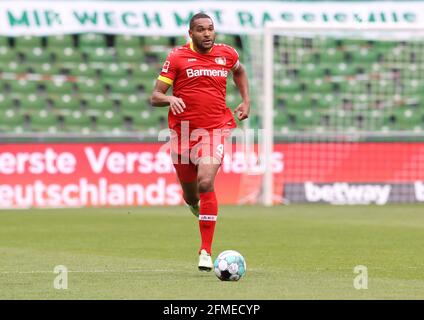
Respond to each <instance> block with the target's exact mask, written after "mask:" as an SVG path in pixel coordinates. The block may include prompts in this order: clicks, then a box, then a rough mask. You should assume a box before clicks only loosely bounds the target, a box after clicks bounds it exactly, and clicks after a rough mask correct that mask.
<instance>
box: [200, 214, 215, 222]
mask: <svg viewBox="0 0 424 320" xmlns="http://www.w3.org/2000/svg"><path fill="white" fill-rule="evenodd" d="M216 217H217V216H216V215H205V214H201V215H199V220H203V221H216Z"/></svg>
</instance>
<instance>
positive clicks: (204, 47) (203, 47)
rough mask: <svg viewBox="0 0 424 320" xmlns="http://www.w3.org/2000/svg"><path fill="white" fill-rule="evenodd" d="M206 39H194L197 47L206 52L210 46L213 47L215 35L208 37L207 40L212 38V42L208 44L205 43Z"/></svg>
mask: <svg viewBox="0 0 424 320" xmlns="http://www.w3.org/2000/svg"><path fill="white" fill-rule="evenodd" d="M205 40H206V39H201V40H200V39H193V42H194V44H195V46H196V48H198V49H199V50H201V51H204V52H206V51H208V50H209V49H210V48H212V46H213V44H214V43H215V37H211V38H209V39H207V40H210V42H209V43H207V44H205V43H204V41H205Z"/></svg>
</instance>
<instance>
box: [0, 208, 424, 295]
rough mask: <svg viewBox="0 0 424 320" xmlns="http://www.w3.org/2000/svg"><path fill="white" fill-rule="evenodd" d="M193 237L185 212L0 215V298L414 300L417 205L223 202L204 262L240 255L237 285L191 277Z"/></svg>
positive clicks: (423, 250)
mask: <svg viewBox="0 0 424 320" xmlns="http://www.w3.org/2000/svg"><path fill="white" fill-rule="evenodd" d="M199 238H200V236H199V230H198V223H197V220H196V219H195V218H194V217H193V216H192V214H191V213H190V212H189V210H188V209H187V208H186V207H183V206H181V207H150V208H120V209H60V210H59V209H58V210H53V209H51V210H21V211H0V299H424V210H423V207H422V206H418V205H405V206H400V205H399V206H397V205H390V206H326V205H322V206H320V205H305V206H301V205H293V206H276V207H273V208H262V207H257V206H221V207H220V214H219V218H218V223H217V227H216V232H215V240H214V246H213V256H214V257H216V255H217V254H218V253H219V252H221V251H223V250H226V249H234V250H237V251H240V252H241V253H242V254H243V255H244V257H245V258H246V263H247V273H246V275H245V277H244V278H242V279H241V280H240V281H238V282H221V281H219V280H218V279H217V278H216V277H215V275H214V274H213V272H211V273H201V272H199V271H198V270H197V250H198V247H199V244H200V240H199ZM57 265H64V266H66V267H67V269H68V288H67V289H66V290H63V289H62V290H58V289H55V288H54V287H53V282H54V279H55V277H56V276H57V274H55V273H53V269H54V267H55V266H57ZM357 265H363V266H366V267H367V271H368V289H361V290H357V289H355V288H354V285H353V284H354V279H355V277H357V276H358V274H356V273H354V267H355V266H357Z"/></svg>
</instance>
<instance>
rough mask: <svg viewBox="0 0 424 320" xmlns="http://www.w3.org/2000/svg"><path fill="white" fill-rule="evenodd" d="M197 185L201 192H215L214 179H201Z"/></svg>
mask: <svg viewBox="0 0 424 320" xmlns="http://www.w3.org/2000/svg"><path fill="white" fill-rule="evenodd" d="M197 185H198V187H199V192H211V191H213V179H211V178H208V177H203V178H199V180H198V182H197Z"/></svg>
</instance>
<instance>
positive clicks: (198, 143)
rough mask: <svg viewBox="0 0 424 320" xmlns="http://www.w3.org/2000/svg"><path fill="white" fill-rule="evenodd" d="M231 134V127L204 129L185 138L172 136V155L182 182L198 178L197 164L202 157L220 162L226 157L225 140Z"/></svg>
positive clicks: (178, 135)
mask: <svg viewBox="0 0 424 320" xmlns="http://www.w3.org/2000/svg"><path fill="white" fill-rule="evenodd" d="M230 134H231V129H230V128H224V129H215V130H209V131H206V130H202V131H199V132H195V133H194V134H192V135H190V139H187V138H186V139H184V138H182V137H181V135H180V134H174V135H172V136H171V157H172V162H173V164H174V167H175V170H176V172H177V176H178V179H179V180H180V181H181V182H185V183H188V182H193V181H194V180H196V179H197V165H198V163H199V161H200V159H201V158H205V157H206V158H213V159H216V160H217V161H218V162H219V163H222V160H223V159H224V148H225V142H226V141H225V140H226V138H227V137H228V136H230Z"/></svg>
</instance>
